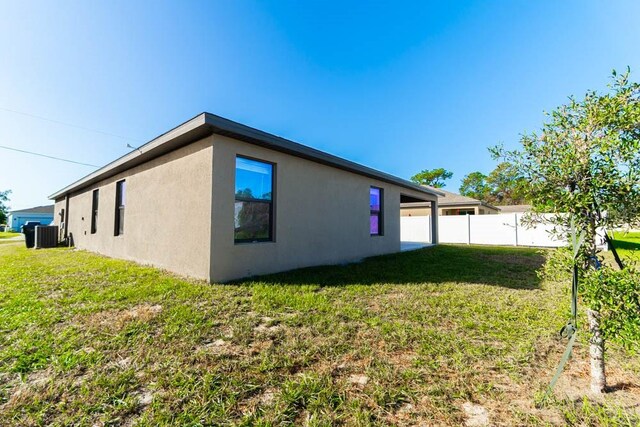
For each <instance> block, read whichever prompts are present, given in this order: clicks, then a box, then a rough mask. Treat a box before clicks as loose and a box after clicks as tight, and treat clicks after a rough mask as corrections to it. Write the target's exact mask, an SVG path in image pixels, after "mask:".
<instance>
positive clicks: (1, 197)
mask: <svg viewBox="0 0 640 427" xmlns="http://www.w3.org/2000/svg"><path fill="white" fill-rule="evenodd" d="M9 194H11V190H6V191H0V224H6V222H7V216H8V215H9V205H7V202H8V201H9Z"/></svg>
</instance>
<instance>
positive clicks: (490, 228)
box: [400, 213, 567, 247]
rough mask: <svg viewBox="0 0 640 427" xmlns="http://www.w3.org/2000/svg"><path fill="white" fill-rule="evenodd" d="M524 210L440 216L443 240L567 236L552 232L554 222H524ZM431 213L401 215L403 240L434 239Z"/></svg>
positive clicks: (519, 242)
mask: <svg viewBox="0 0 640 427" xmlns="http://www.w3.org/2000/svg"><path fill="white" fill-rule="evenodd" d="M522 216H523V214H521V213H514V214H498V215H461V216H439V217H438V231H439V233H438V234H439V240H440V243H466V244H477V245H503V246H504V245H510V246H541V247H559V246H565V245H566V244H567V242H566V240H561V239H557V238H555V237H554V236H552V235H551V233H550V231H551V226H550V225H546V224H537V225H535V226H531V227H527V226H525V225H524V224H522ZM430 230H431V216H403V217H401V218H400V239H401V240H402V241H403V242H427V243H429V242H431V231H430Z"/></svg>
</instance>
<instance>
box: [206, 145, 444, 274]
mask: <svg viewBox="0 0 640 427" xmlns="http://www.w3.org/2000/svg"><path fill="white" fill-rule="evenodd" d="M237 155H241V156H247V157H251V158H254V159H257V160H262V161H266V162H271V163H274V164H275V185H274V190H275V191H274V192H275V197H274V241H272V242H261V243H238V244H236V243H234V203H235V159H236V156H237ZM371 186H376V187H380V188H382V189H383V190H384V202H383V216H384V235H383V236H371V235H370V230H369V214H370V212H369V189H370V187H371ZM401 193H402V194H406V195H410V196H414V197H418V198H421V199H425V200H427V199H428V198H429V197H432V198H433V199H435V196H429V195H426V194H424V193H421V192H417V191H413V190H409V189H404V188H402V187H399V186H397V185H393V184H388V183H386V182H382V181H378V180H376V179H372V178H367V177H365V176H362V175H359V174H354V173H351V172H347V171H343V170H341V169H337V168H334V167H329V166H325V165H322V164H319V163H316V162H313V161H309V160H305V159H302V158H299V157H296V156H292V155H288V154H284V153H281V152H277V151H273V150H270V149H267V148H263V147H259V146H255V145H251V144H246V143H243V142H240V141H237V140H234V139H231V138H228V137H224V136H220V135H215V136H214V143H213V208H212V211H211V213H212V216H211V222H212V224H213V227H212V234H211V273H210V277H211V280H212V281H228V280H232V279H237V278H241V277H246V276H252V275H258V274H267V273H273V272H278V271H284V270H289V269H294V268H300V267H307V266H313V265H322V264H335V263H342V262H349V261H356V260H359V259H362V258H364V257H368V256H373V255H380V254H386V253H392V252H398V251H400V194H401Z"/></svg>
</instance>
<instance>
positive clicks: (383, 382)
mask: <svg viewBox="0 0 640 427" xmlns="http://www.w3.org/2000/svg"><path fill="white" fill-rule="evenodd" d="M543 260H544V258H543V254H542V253H540V252H539V251H537V250H534V249H516V248H495V247H494V248H490V247H473V246H471V247H467V246H438V247H435V248H428V249H423V250H419V251H414V252H409V253H402V254H397V255H390V256H384V257H377V258H371V259H367V260H365V261H364V262H362V263H358V264H350V265H345V266H333V267H318V268H309V269H303V270H297V271H293V272H289V273H282V274H277V275H271V276H265V277H261V278H256V279H253V280H248V281H242V282H237V283H233V284H227V285H210V284H207V283H203V282H199V281H190V280H184V279H180V278H177V277H175V276H173V275H170V274H167V273H164V272H162V271H159V270H156V269H153V268H149V267H142V266H139V265H136V264H133V263H130V262H125V261H119V260H114V259H108V258H104V257H100V256H97V255H93V254H90V253H87V252H83V251H75V250H69V249H62V248H60V249H52V250H38V251H35V250H27V249H25V248H23V246H22V245H21V244H17V243H16V244H6V245H1V246H0V425H3V426H5V425H16V426H18V425H19V426H28V425H60V426H62V425H71V424H73V425H140V426H156V425H192V426H198V425H246V426H250V425H261V426H267V425H309V426H328V425H348V426H366V425H416V424H426V425H460V424H463V423H464V421H465V414H464V411H463V409H462V404H463V403H465V402H468V401H470V402H474V403H477V404H480V405H483V406H484V407H485V408H487V410H488V411H489V416H490V420H491V422H492V423H495V424H503V425H525V424H526V425H546V424H549V423H558V422H559V423H561V424H563V423H568V424H575V425H580V424H584V425H608V424H612V423H613V422H612V421H611V420H614V421H616V423H617V422H618V421H619V422H620V423H621V424H624V423H626V422H627V421H628V424H630V425H632V424H633V423H635V422H638V418H637V417H636V416H635V415H633V414H632V413H630V412H628V411H627V410H624V409H621V408H623V406H622V405H620V404H618V402H615V401H606V402H603V403H594V402H591V401H584V402H583V400H581V399H575V398H562V397H560V398H558V399H557V400H553V401H552V402H551V403H547V404H546V405H545V406H544V407H541V408H536V407H535V403H536V402H537V400H536V397H537V396H539V395H540V392H541V391H542V390H544V387H545V386H546V385H547V384H548V382H549V380H550V378H551V376H552V375H553V372H552V371H553V369H554V368H555V366H556V365H557V363H558V361H559V359H560V356H561V353H562V351H563V350H564V342H560V341H558V340H557V339H556V338H555V335H556V333H557V331H558V330H559V328H560V327H561V326H562V325H563V324H564V322H565V320H566V319H567V315H568V308H569V305H568V302H569V300H568V293H567V291H568V283H562V284H559V283H541V282H540V280H539V279H538V277H537V275H536V273H535V270H536V269H537V268H538V267H539V266H540V265H541V263H542V262H543ZM585 360H586V351H585V340H584V339H582V340H581V342H580V343H579V344H578V346H577V349H576V359H575V361H574V362H572V365H570V371H571V372H573V375H574V376H575V375H577V377H576V379H575V381H578V384H581V386H583V385H584V386H585V387H586V385H585V384H586V382H584V381H585V380H584V364H585ZM609 363H610V365H611V366H612V367H613V369H614V370H613V380H616V378H618V377H621V378H624V379H626V381H627V382H633V381H637V379H638V376H639V373H640V366H639V364H638V363H637V360H635V359H631V358H629V357H628V355H626V354H624V353H621V351H620V350H617V349H612V350H611V351H610V353H609ZM568 375H569V374H567V376H568ZM616 375H617V376H616ZM575 381H574V382H573V383H572V384H574V385H575V384H576V383H575ZM580 381H582V382H580ZM583 382H584V384H583ZM559 390H562V388H561V387H559ZM585 402H586V403H585ZM634 417H635V418H634Z"/></svg>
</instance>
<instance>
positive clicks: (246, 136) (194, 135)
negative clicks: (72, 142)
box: [49, 113, 444, 199]
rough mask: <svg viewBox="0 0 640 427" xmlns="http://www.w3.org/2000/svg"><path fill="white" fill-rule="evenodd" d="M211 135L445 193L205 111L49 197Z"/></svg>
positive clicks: (423, 190) (426, 191)
mask: <svg viewBox="0 0 640 427" xmlns="http://www.w3.org/2000/svg"><path fill="white" fill-rule="evenodd" d="M211 134H220V135H225V136H229V137H232V138H234V139H238V140H241V141H244V142H248V143H250V144H255V145H259V146H262V147H265V148H268V149H271V150H275V151H280V152H283V153H287V154H291V155H293V156H296V157H301V158H304V159H307V160H311V161H314V162H317V163H321V164H324V165H327V166H331V167H336V168H339V169H343V170H346V171H348V172H353V173H356V174H359V175H364V176H367V177H369V178H374V179H377V180H380V181H384V182H388V183H390V184H394V185H398V186H400V187H404V188H407V189H410V190H413V191H417V192H419V193H423V194H429V195H432V196H442V195H444V194H443V193H441V192H440V191H437V190H433V189H430V188H425V187H422V186H420V185H417V184H414V183H412V182H410V181H407V180H404V179H401V178H398V177H395V176H393V175H389V174H387V173H384V172H380V171H377V170H375V169H372V168H368V167H366V166H363V165H360V164H358V163H354V162H351V161H349V160H345V159H343V158H340V157H337V156H333V155H331V154H328V153H325V152H323V151H320V150H316V149H314V148H311V147H307V146H305V145H302V144H298V143H296V142H293V141H290V140H288V139H284V138H280V137H278V136H275V135H272V134H269V133H267V132H263V131H261V130H258V129H254V128H251V127H249V126H245V125H242V124H240V123H237V122H234V121H232V120H228V119H225V118H223V117H220V116H216V115H214V114H210V113H202V114H199V115H197V116H196V117H194V118H193V119H191V120H189V121H187V122H185V123H183V124H181V125H180V126H177V127H175V128H173V129H172V130H170V131H169V132H166V133H164V134H162V135H160V136H159V137H157V138H155V139H153V140H151V141H150V142H148V143H146V144H144V145H143V146H141V147H139V148H138V149H137V150H134V151H132V152H130V153H128V154H125V155H124V156H122V157H120V158H119V159H116V160H114V161H113V162H111V163H109V164H107V165H106V166H104V167H102V168H100V169H98V170H97V171H95V172H93V173H91V174H89V175H87V176H85V177H84V178H81V179H79V180H78V181H76V182H74V183H73V184H71V185H69V186H67V187H65V188H63V189H62V190H59V191H57V192H55V193H53V194H52V195H50V196H49V198H50V199H57V198H60V197H63V196H65V195H68V194H70V193H72V192H76V191H79V190H81V189H83V188H85V187H87V186H89V185H92V184H95V183H96V182H98V181H101V180H103V179H106V178H109V177H111V176H114V175H116V174H118V173H121V172H123V171H125V170H127V169H131V168H132V167H135V166H137V165H139V164H141V163H144V162H147V161H149V160H152V159H154V158H156V157H158V156H161V155H163V154H166V153H168V152H170V151H173V150H175V149H177V148H180V147H182V146H184V145H187V144H189V143H191V142H195V141H197V140H199V139H202V138H204V137H206V136H209V135H211Z"/></svg>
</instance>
